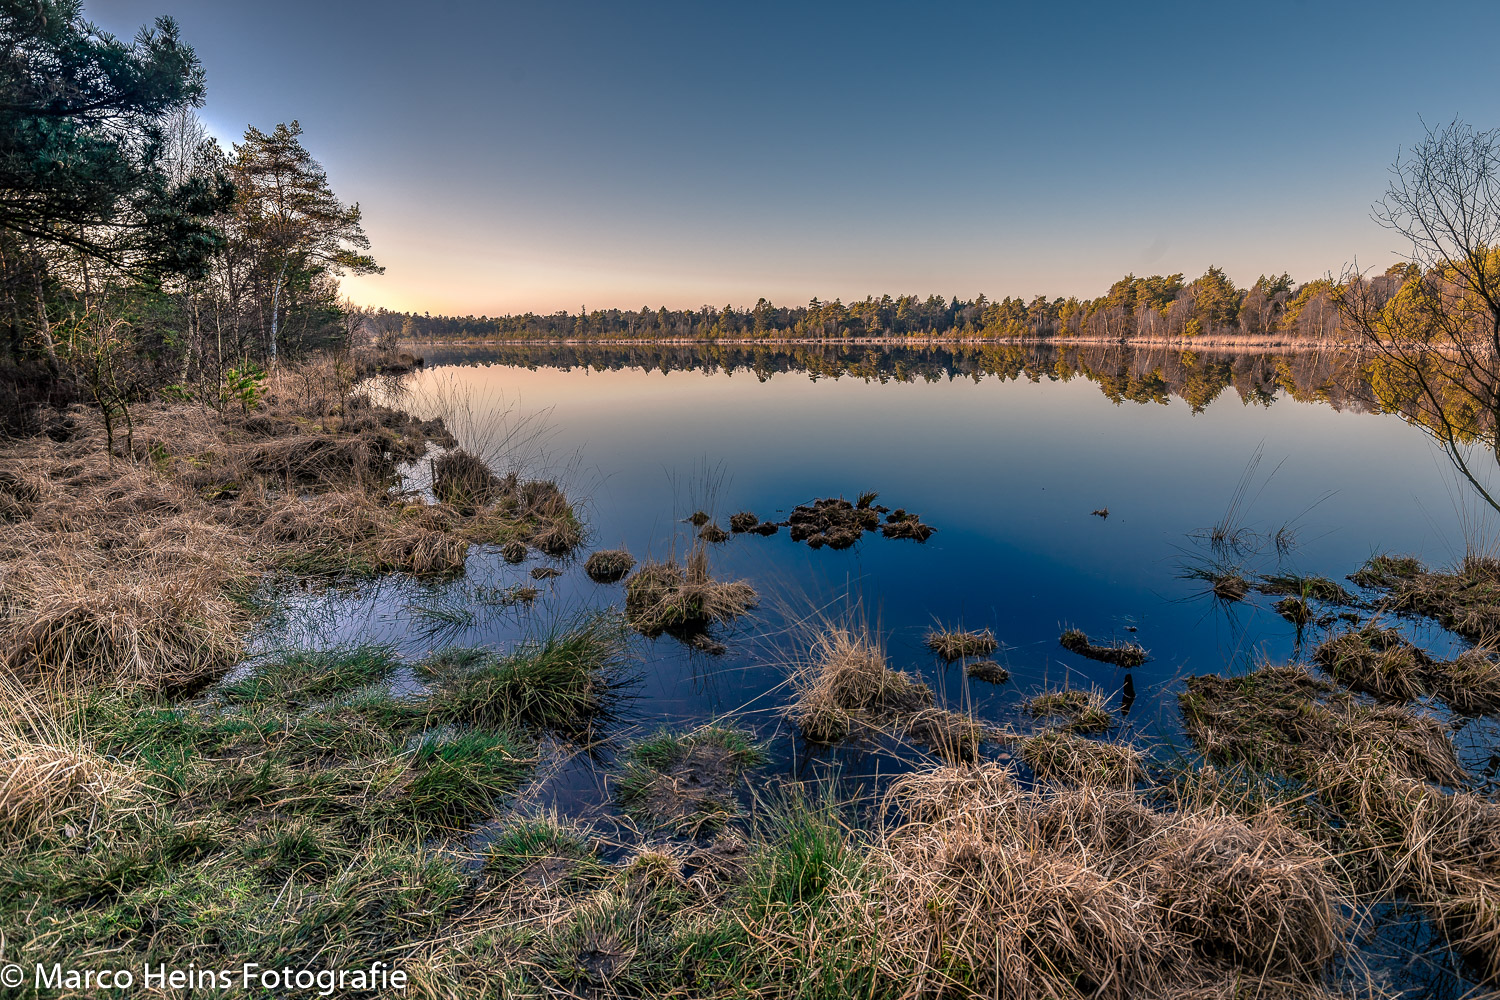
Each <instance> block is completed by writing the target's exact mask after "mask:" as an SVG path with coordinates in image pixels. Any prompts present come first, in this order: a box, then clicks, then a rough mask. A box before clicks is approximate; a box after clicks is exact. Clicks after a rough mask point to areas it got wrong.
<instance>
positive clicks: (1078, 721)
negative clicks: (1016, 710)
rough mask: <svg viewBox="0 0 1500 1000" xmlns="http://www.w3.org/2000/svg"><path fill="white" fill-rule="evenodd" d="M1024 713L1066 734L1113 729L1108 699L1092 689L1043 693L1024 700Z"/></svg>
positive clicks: (1097, 690) (1066, 689) (1067, 689)
mask: <svg viewBox="0 0 1500 1000" xmlns="http://www.w3.org/2000/svg"><path fill="white" fill-rule="evenodd" d="M1025 709H1026V711H1027V712H1028V713H1029V714H1030V715H1032V716H1033V717H1035V718H1038V719H1043V720H1045V721H1047V722H1048V723H1049V724H1051V725H1055V726H1057V727H1059V728H1060V729H1063V730H1065V731H1067V732H1074V733H1102V732H1105V731H1106V730H1109V729H1113V728H1114V724H1115V716H1114V713H1113V712H1111V711H1110V710H1109V698H1108V697H1107V696H1106V695H1105V694H1104V692H1103V691H1101V690H1099V689H1098V688H1095V687H1091V688H1089V689H1087V690H1083V689H1080V688H1062V689H1060V690H1056V691H1043V692H1042V693H1041V694H1038V695H1035V696H1033V697H1031V698H1028V699H1027V700H1026V703H1025Z"/></svg>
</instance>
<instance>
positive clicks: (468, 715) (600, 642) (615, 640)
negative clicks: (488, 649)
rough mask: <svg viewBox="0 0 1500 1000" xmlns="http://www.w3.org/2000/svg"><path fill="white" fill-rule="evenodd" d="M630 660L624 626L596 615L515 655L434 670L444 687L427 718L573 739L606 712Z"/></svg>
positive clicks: (523, 647)
mask: <svg viewBox="0 0 1500 1000" xmlns="http://www.w3.org/2000/svg"><path fill="white" fill-rule="evenodd" d="M625 654H626V646H625V637H624V635H623V634H622V632H621V630H620V627H619V624H618V621H617V620H616V619H615V618H614V617H612V616H609V615H595V616H592V617H589V618H586V619H584V620H583V621H581V622H579V623H577V624H575V625H573V626H571V627H566V628H564V627H559V628H557V629H555V630H554V631H552V632H551V633H549V634H548V635H546V636H544V637H542V638H540V639H536V640H532V641H529V642H524V643H522V644H520V645H519V646H517V647H516V648H515V649H513V650H512V651H510V652H509V653H505V654H496V655H487V656H478V657H469V658H465V659H462V660H460V661H459V662H457V663H442V662H438V663H432V662H429V664H428V665H427V668H428V670H429V672H432V673H435V674H436V676H437V678H438V684H439V688H438V690H437V691H436V692H435V693H434V694H433V695H432V696H431V698H430V700H429V707H428V712H429V716H430V717H431V718H432V719H434V720H437V721H447V722H455V723H461V724H468V725H479V726H488V727H498V728H507V727H512V726H517V725H523V726H535V727H539V728H546V729H557V730H563V731H575V730H578V729H580V728H583V727H585V726H586V725H587V724H588V723H589V721H590V720H592V719H593V718H594V717H595V716H597V715H598V714H599V713H600V712H601V711H603V710H604V708H605V706H606V702H607V699H608V696H609V693H610V691H611V690H613V688H614V687H616V686H617V685H618V684H619V682H620V679H621V673H622V671H623V668H624V663H625ZM444 667H453V668H455V669H450V670H444V669H443V668H444Z"/></svg>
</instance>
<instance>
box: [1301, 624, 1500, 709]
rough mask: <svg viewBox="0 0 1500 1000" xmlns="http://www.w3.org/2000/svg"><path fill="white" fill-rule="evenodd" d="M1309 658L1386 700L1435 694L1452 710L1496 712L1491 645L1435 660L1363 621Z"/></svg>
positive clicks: (1499, 687) (1498, 698) (1496, 672)
mask: <svg viewBox="0 0 1500 1000" xmlns="http://www.w3.org/2000/svg"><path fill="white" fill-rule="evenodd" d="M1313 660H1314V661H1315V662H1316V663H1317V664H1318V665H1319V666H1321V667H1323V669H1325V670H1327V671H1328V673H1329V674H1330V675H1331V676H1333V677H1334V678H1335V679H1336V680H1338V681H1339V682H1341V683H1343V684H1346V685H1348V686H1349V687H1351V688H1353V689H1354V690H1356V691H1364V692H1367V693H1368V694H1371V695H1374V696H1375V697H1376V698H1380V699H1383V700H1386V701H1396V702H1410V701H1414V700H1416V699H1418V698H1421V697H1424V696H1426V695H1434V696H1436V697H1438V698H1441V699H1442V700H1443V701H1445V702H1446V703H1447V704H1448V706H1449V707H1450V708H1451V709H1453V710H1454V711H1455V712H1460V713H1464V714H1482V713H1492V712H1495V711H1500V661H1497V660H1496V656H1495V653H1494V651H1493V650H1491V649H1485V648H1479V647H1476V648H1472V649H1467V650H1465V651H1464V652H1462V653H1461V654H1459V656H1458V657H1457V658H1455V659H1454V660H1451V661H1446V662H1444V661H1438V660H1434V659H1433V658H1432V657H1431V656H1429V655H1428V654H1427V653H1426V652H1424V651H1423V650H1422V649H1420V648H1418V647H1417V646H1415V645H1413V644H1412V643H1411V642H1409V641H1407V640H1406V639H1405V638H1403V637H1402V636H1401V634H1400V633H1399V632H1396V631H1395V630H1394V629H1384V628H1378V627H1376V626H1373V625H1367V626H1366V627H1364V628H1362V629H1360V630H1359V631H1358V632H1346V633H1343V634H1342V635H1337V636H1332V637H1330V638H1328V639H1327V640H1325V641H1324V642H1323V643H1322V644H1321V645H1319V646H1318V648H1317V649H1316V650H1314V652H1313Z"/></svg>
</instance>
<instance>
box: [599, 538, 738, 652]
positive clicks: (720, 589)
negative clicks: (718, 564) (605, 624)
mask: <svg viewBox="0 0 1500 1000" xmlns="http://www.w3.org/2000/svg"><path fill="white" fill-rule="evenodd" d="M757 600H759V598H758V596H757V595H756V593H755V589H754V588H753V587H751V586H750V585H749V584H748V583H745V582H744V581H742V580H732V581H721V580H715V579H714V578H713V576H712V575H711V574H710V572H709V568H708V553H707V551H706V550H705V549H703V548H702V547H695V548H694V549H693V551H692V552H691V553H690V554H689V555H688V558H687V565H686V567H683V566H679V565H678V564H677V563H675V562H673V561H671V560H668V561H666V562H657V561H654V560H647V561H646V562H643V563H641V565H640V567H639V568H638V569H636V571H635V573H634V574H633V575H632V576H631V577H630V579H629V580H628V581H627V582H626V584H625V615H626V619H627V620H628V621H629V622H630V624H631V626H632V627H634V628H635V629H637V630H638V631H640V632H641V633H643V634H645V635H661V634H662V633H663V632H676V633H693V632H702V631H704V630H706V629H707V628H708V627H709V626H711V625H722V624H725V623H727V622H730V621H733V620H734V619H736V618H738V617H740V616H741V615H743V614H745V613H746V612H748V611H749V610H750V609H751V608H753V607H755V604H756V601H757Z"/></svg>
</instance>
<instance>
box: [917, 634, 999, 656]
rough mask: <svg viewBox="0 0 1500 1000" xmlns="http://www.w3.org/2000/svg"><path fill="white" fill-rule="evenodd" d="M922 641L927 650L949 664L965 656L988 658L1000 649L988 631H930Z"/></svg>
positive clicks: (993, 636) (993, 635)
mask: <svg viewBox="0 0 1500 1000" xmlns="http://www.w3.org/2000/svg"><path fill="white" fill-rule="evenodd" d="M924 641H925V642H926V643H927V648H928V649H930V650H932V651H933V652H934V653H936V654H937V655H938V656H941V657H942V658H943V659H945V660H947V661H949V662H950V663H951V662H952V661H954V660H961V659H963V658H964V657H966V656H988V655H989V654H991V653H993V652H994V651H995V650H997V649H999V648H1000V643H999V642H997V641H996V640H995V633H993V632H991V631H990V630H989V629H983V630H980V631H977V632H964V631H959V630H951V629H932V630H931V631H929V632H928V633H927V636H926V638H925V640H924Z"/></svg>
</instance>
